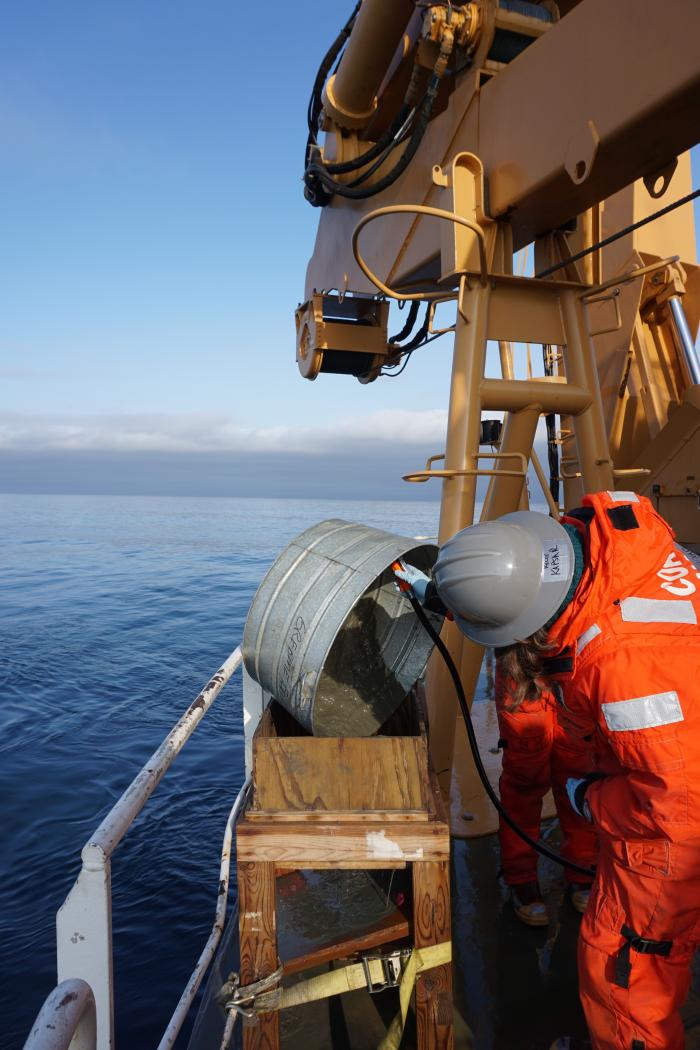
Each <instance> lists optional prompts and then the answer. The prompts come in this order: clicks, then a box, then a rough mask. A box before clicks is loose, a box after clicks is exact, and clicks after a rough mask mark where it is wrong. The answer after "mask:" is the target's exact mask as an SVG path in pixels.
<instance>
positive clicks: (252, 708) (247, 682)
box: [243, 664, 270, 777]
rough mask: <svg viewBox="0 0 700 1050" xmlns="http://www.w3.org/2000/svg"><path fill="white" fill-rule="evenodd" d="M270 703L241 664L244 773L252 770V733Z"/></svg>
mask: <svg viewBox="0 0 700 1050" xmlns="http://www.w3.org/2000/svg"><path fill="white" fill-rule="evenodd" d="M269 703H270V694H269V693H268V692H267V690H265V689H263V687H262V686H261V685H259V684H258V683H257V682H256V681H255V679H254V678H253V677H252V675H249V674H248V672H247V671H246V669H245V664H244V665H243V737H244V740H245V775H246V776H247V777H249V776H250V775H251V773H252V772H253V734H254V733H255V730H256V729H257V727H258V723H259V721H260V719H261V718H262V716H263V711H264V710H265V708H266V707H267V705H268V704H269Z"/></svg>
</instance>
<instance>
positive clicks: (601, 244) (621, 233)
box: [535, 190, 700, 277]
mask: <svg viewBox="0 0 700 1050" xmlns="http://www.w3.org/2000/svg"><path fill="white" fill-rule="evenodd" d="M696 197H700V190H693V192H692V193H689V194H688V195H687V197H681V199H680V200H677V201H674V203H673V204H667V205H666V207H665V208H662V209H661V210H660V211H656V212H654V214H653V215H648V216H647V217H646V219H640V220H639V222H633V223H632V225H631V226H625V228H624V230H618V231H617V233H613V234H611V235H610V237H606V238H605V240H602V241H598V243H597V244H592V245H591V247H590V248H584V249H583V251H581V252H577V253H576V255H571V256H569V258H568V259H564V261H563V262H560V263H557V264H556V265H555V266H550V267H549V268H548V269H547V270H542V271H541V272H540V273H536V274H535V277H549V275H550V273H555V272H556V271H557V270H561V269H562V268H563V267H564V266H568V265H569V263H575V262H578V260H579V259H583V258H584V257H585V256H586V255H590V254H591V252H597V251H598V249H599V248H606V247H607V246H608V244H612V243H613V242H614V241H618V240H619V239H620V237H626V236H627V234H628V233H634V231H635V230H638V229H640V227H642V226H646V224H647V223H648V222H653V221H654V219H660V218H661V216H662V215H668V213H669V212H670V211H673V210H674V208H680V207H681V205H683V204H688V203H689V202H690V201H692V200H695V198H696Z"/></svg>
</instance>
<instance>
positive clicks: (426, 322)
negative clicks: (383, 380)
mask: <svg viewBox="0 0 700 1050" xmlns="http://www.w3.org/2000/svg"><path fill="white" fill-rule="evenodd" d="M419 302H420V300H418V299H414V300H413V305H415V306H418V305H419ZM429 328H430V303H426V306H425V316H424V317H423V323H422V324H421V326H420V328H418V329H417V330H416V333H415V335H413V336H412V337H411V338H410V339H409V340H408V342H407V343H404V344H403V345H402V346H400V347H397V349H398V350H400V352H401V357H402V358H403V361H402V362H401V367H400V368H399V369H398V371H396V372H385V371H384V370H383V369H382V371H381V372H380V373H379V374H380V375H383V376H389V377H390V378H393V377H394V376H400V375H401V373H402V372H403V371H404V369H405V368H406V365H407V364H408V361H409V358H410V356H411V354H412V353H413V351H414V350H417V349H418V348H419V347H421V346H426V345H427V344H428V343H432V341H433V339H438V338H439V337H440V336H441V335H444V334H445V333H444V332H436V333H435V335H433V336H428V330H429ZM398 363H399V362H397V364H398ZM391 367H395V366H391Z"/></svg>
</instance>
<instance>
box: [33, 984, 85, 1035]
mask: <svg viewBox="0 0 700 1050" xmlns="http://www.w3.org/2000/svg"><path fill="white" fill-rule="evenodd" d="M96 1046H97V1015H96V1012H95V997H94V995H93V994H92V988H91V987H90V985H89V984H88V983H87V981H81V980H80V979H79V978H73V979H72V980H69V981H61V983H60V984H58V985H56V987H55V988H54V989H53V991H52V992H49V994H48V995H47V997H46V1000H45V1002H44V1005H43V1006H42V1008H41V1010H40V1011H39V1014H38V1016H37V1019H36V1021H35V1022H34V1025H33V1027H32V1030H31V1032H30V1033H29V1036H28V1038H27V1041H26V1042H25V1044H24V1050H68V1048H69V1047H70V1048H71V1050H95V1047H96Z"/></svg>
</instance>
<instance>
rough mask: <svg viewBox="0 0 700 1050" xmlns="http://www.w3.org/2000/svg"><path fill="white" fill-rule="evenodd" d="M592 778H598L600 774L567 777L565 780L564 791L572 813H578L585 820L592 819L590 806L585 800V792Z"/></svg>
mask: <svg viewBox="0 0 700 1050" xmlns="http://www.w3.org/2000/svg"><path fill="white" fill-rule="evenodd" d="M594 780H600V774H593V776H588V777H569V779H568V780H567V782H566V793H567V795H568V796H569V802H570V803H571V808H572V809H573V811H574V813H578V815H579V816H580V817H585V818H586V820H590V821H591V822H592V821H593V817H592V816H591V807H590V806H589V805H588V802H587V801H586V792H587V791H588V789H589V787H590V786H591V784H592V783H593V781H594Z"/></svg>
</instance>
